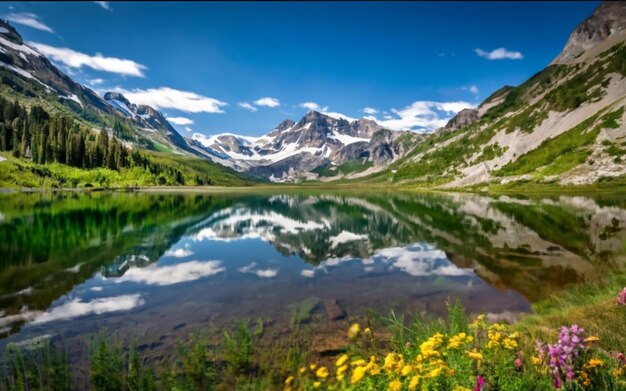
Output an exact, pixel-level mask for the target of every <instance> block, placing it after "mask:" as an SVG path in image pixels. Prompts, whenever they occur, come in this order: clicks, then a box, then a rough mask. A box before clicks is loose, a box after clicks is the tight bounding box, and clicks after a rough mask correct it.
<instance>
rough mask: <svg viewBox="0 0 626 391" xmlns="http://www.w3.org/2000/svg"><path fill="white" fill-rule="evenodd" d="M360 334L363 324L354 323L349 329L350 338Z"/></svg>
mask: <svg viewBox="0 0 626 391" xmlns="http://www.w3.org/2000/svg"><path fill="white" fill-rule="evenodd" d="M359 334H361V326H360V325H359V324H358V323H352V326H350V328H349V329H348V338H350V339H355V338H356V337H358V336H359Z"/></svg>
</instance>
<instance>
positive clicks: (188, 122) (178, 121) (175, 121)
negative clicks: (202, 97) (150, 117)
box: [167, 117, 193, 125]
mask: <svg viewBox="0 0 626 391" xmlns="http://www.w3.org/2000/svg"><path fill="white" fill-rule="evenodd" d="M167 120H168V121H169V122H171V123H173V124H174V125H192V124H193V120H192V119H189V118H185V117H167Z"/></svg>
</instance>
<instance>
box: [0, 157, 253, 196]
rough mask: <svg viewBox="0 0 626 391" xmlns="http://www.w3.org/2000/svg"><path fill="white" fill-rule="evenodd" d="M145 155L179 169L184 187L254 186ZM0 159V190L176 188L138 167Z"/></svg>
mask: <svg viewBox="0 0 626 391" xmlns="http://www.w3.org/2000/svg"><path fill="white" fill-rule="evenodd" d="M146 153H147V154H148V155H150V156H151V157H152V158H153V159H154V161H156V162H158V163H161V164H163V165H165V166H167V167H172V168H177V169H179V170H180V171H181V172H182V173H183V177H184V181H185V184H187V185H192V186H193V185H199V184H201V185H217V186H242V185H248V184H251V183H254V182H255V180H253V179H252V178H248V177H243V176H241V175H240V174H238V173H235V172H234V171H232V170H230V169H226V168H223V167H220V166H218V165H217V164H215V163H212V162H209V161H206V160H204V159H200V158H193V157H189V156H182V155H181V156H178V155H168V154H165V153H157V152H146ZM0 156H3V157H4V158H6V161H2V162H0V168H1V170H0V188H7V189H20V188H35V189H51V188H93V187H107V188H108V187H115V188H125V187H138V186H158V185H161V186H163V185H168V186H178V185H179V183H177V182H176V181H175V179H176V178H173V177H170V176H168V175H167V174H159V175H155V174H152V173H151V172H149V171H147V170H144V169H142V168H140V167H133V168H122V169H120V170H119V171H115V170H111V169H108V168H97V169H89V170H88V169H81V168H76V167H70V166H68V165H65V164H60V163H52V164H37V163H33V162H30V161H27V160H23V159H19V158H15V157H13V156H12V155H11V154H10V153H8V152H4V153H0Z"/></svg>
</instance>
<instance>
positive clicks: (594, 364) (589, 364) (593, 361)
mask: <svg viewBox="0 0 626 391" xmlns="http://www.w3.org/2000/svg"><path fill="white" fill-rule="evenodd" d="M603 365H604V361H602V360H600V359H597V358H592V359H591V360H589V361H588V362H587V364H585V365H584V367H585V368H590V369H591V368H595V367H601V366H603Z"/></svg>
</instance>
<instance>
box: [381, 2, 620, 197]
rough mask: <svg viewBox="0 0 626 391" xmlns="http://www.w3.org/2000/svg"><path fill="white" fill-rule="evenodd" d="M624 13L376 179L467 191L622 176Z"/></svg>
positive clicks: (609, 8)
mask: <svg viewBox="0 0 626 391" xmlns="http://www.w3.org/2000/svg"><path fill="white" fill-rule="evenodd" d="M625 14H626V3H622V2H608V3H605V4H603V5H601V6H600V7H599V8H598V9H597V10H596V11H595V12H594V14H593V15H592V16H591V17H590V18H589V19H587V20H586V21H585V22H583V23H582V24H581V26H579V27H578V28H577V29H576V31H575V32H574V33H573V34H572V36H571V37H570V39H569V41H568V43H567V44H566V46H565V49H564V50H563V52H562V53H561V54H560V55H559V56H558V57H557V59H556V60H555V62H554V63H553V64H551V65H549V66H548V67H547V68H546V69H544V70H543V71H541V72H539V73H537V74H536V75H534V76H532V77H531V78H530V79H529V80H528V81H526V82H525V83H523V84H521V85H520V86H518V87H505V88H503V89H501V90H499V91H497V92H496V93H494V94H493V95H492V96H490V97H489V98H487V99H486V100H485V101H484V102H483V103H482V104H481V105H480V106H479V107H478V110H477V112H461V113H459V114H458V115H457V117H456V118H454V119H453V120H452V121H450V124H449V126H448V127H446V128H445V129H441V130H439V131H437V132H436V133H434V134H433V135H432V136H430V137H429V139H428V140H427V142H424V143H422V144H420V145H418V146H417V147H416V148H415V149H413V150H412V151H411V152H409V153H408V154H407V156H405V157H403V158H402V159H399V160H398V161H396V162H394V163H392V164H391V166H390V167H389V170H387V171H386V172H385V173H384V174H380V175H378V177H377V180H390V181H393V182H396V183H402V184H419V185H443V186H446V187H462V186H472V185H477V184H488V183H509V182H511V181H534V182H541V183H554V182H557V183H560V184H585V183H593V182H596V181H598V180H605V179H606V178H611V177H613V178H614V177H621V176H623V175H624V174H625V173H626V162H624V161H623V160H622V156H623V155H625V154H626V148H625V146H626V126H625V124H624V106H625V104H626V100H625V97H626V43H625V42H626V33H625V31H624V28H626V25H625V24H624V23H623V19H620V18H621V16H619V15H625ZM616 15H617V16H616ZM618 16H619V17H618ZM596 29H599V31H597V30H596ZM461 117H464V118H461Z"/></svg>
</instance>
